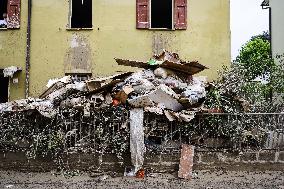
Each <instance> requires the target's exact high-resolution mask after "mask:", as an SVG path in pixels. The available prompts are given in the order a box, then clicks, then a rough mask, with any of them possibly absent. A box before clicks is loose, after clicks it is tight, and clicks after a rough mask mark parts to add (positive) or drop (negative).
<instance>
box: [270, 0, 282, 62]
mask: <svg viewBox="0 0 284 189" xmlns="http://www.w3.org/2000/svg"><path fill="white" fill-rule="evenodd" d="M269 3H270V7H271V11H272V12H271V24H272V25H271V26H272V28H271V33H272V35H271V36H272V38H271V39H272V53H273V57H274V58H275V57H277V55H282V59H283V60H284V24H283V20H284V11H283V10H284V1H282V0H270V2H269Z"/></svg>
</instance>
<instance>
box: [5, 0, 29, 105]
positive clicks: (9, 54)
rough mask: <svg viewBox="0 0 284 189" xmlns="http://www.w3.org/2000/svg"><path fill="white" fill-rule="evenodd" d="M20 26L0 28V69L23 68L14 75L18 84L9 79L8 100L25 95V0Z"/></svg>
mask: <svg viewBox="0 0 284 189" xmlns="http://www.w3.org/2000/svg"><path fill="white" fill-rule="evenodd" d="M21 16H22V18H23V19H22V20H21V28H20V29H15V30H12V29H0V69H3V68H6V67H9V66H18V67H21V68H22V69H23V71H22V72H21V73H19V74H16V75H15V77H16V78H18V79H19V83H18V84H13V82H12V80H11V81H10V100H13V99H19V98H23V97H24V95H25V89H24V88H25V61H26V33H27V27H26V26H27V19H25V18H27V0H22V7H21Z"/></svg>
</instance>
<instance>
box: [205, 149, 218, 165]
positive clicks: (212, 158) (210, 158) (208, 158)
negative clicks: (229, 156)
mask: <svg viewBox="0 0 284 189" xmlns="http://www.w3.org/2000/svg"><path fill="white" fill-rule="evenodd" d="M200 154H201V161H202V163H216V162H220V160H219V158H218V154H217V152H204V153H200Z"/></svg>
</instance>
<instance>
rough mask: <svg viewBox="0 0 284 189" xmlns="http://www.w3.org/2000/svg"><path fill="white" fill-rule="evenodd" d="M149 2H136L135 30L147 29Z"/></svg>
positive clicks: (142, 0)
mask: <svg viewBox="0 0 284 189" xmlns="http://www.w3.org/2000/svg"><path fill="white" fill-rule="evenodd" d="M149 25H150V24H149V0H136V28H149Z"/></svg>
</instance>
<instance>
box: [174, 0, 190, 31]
mask: <svg viewBox="0 0 284 189" xmlns="http://www.w3.org/2000/svg"><path fill="white" fill-rule="evenodd" d="M174 11H175V29H182V30H184V29H186V27H187V0H175V10H174Z"/></svg>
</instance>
